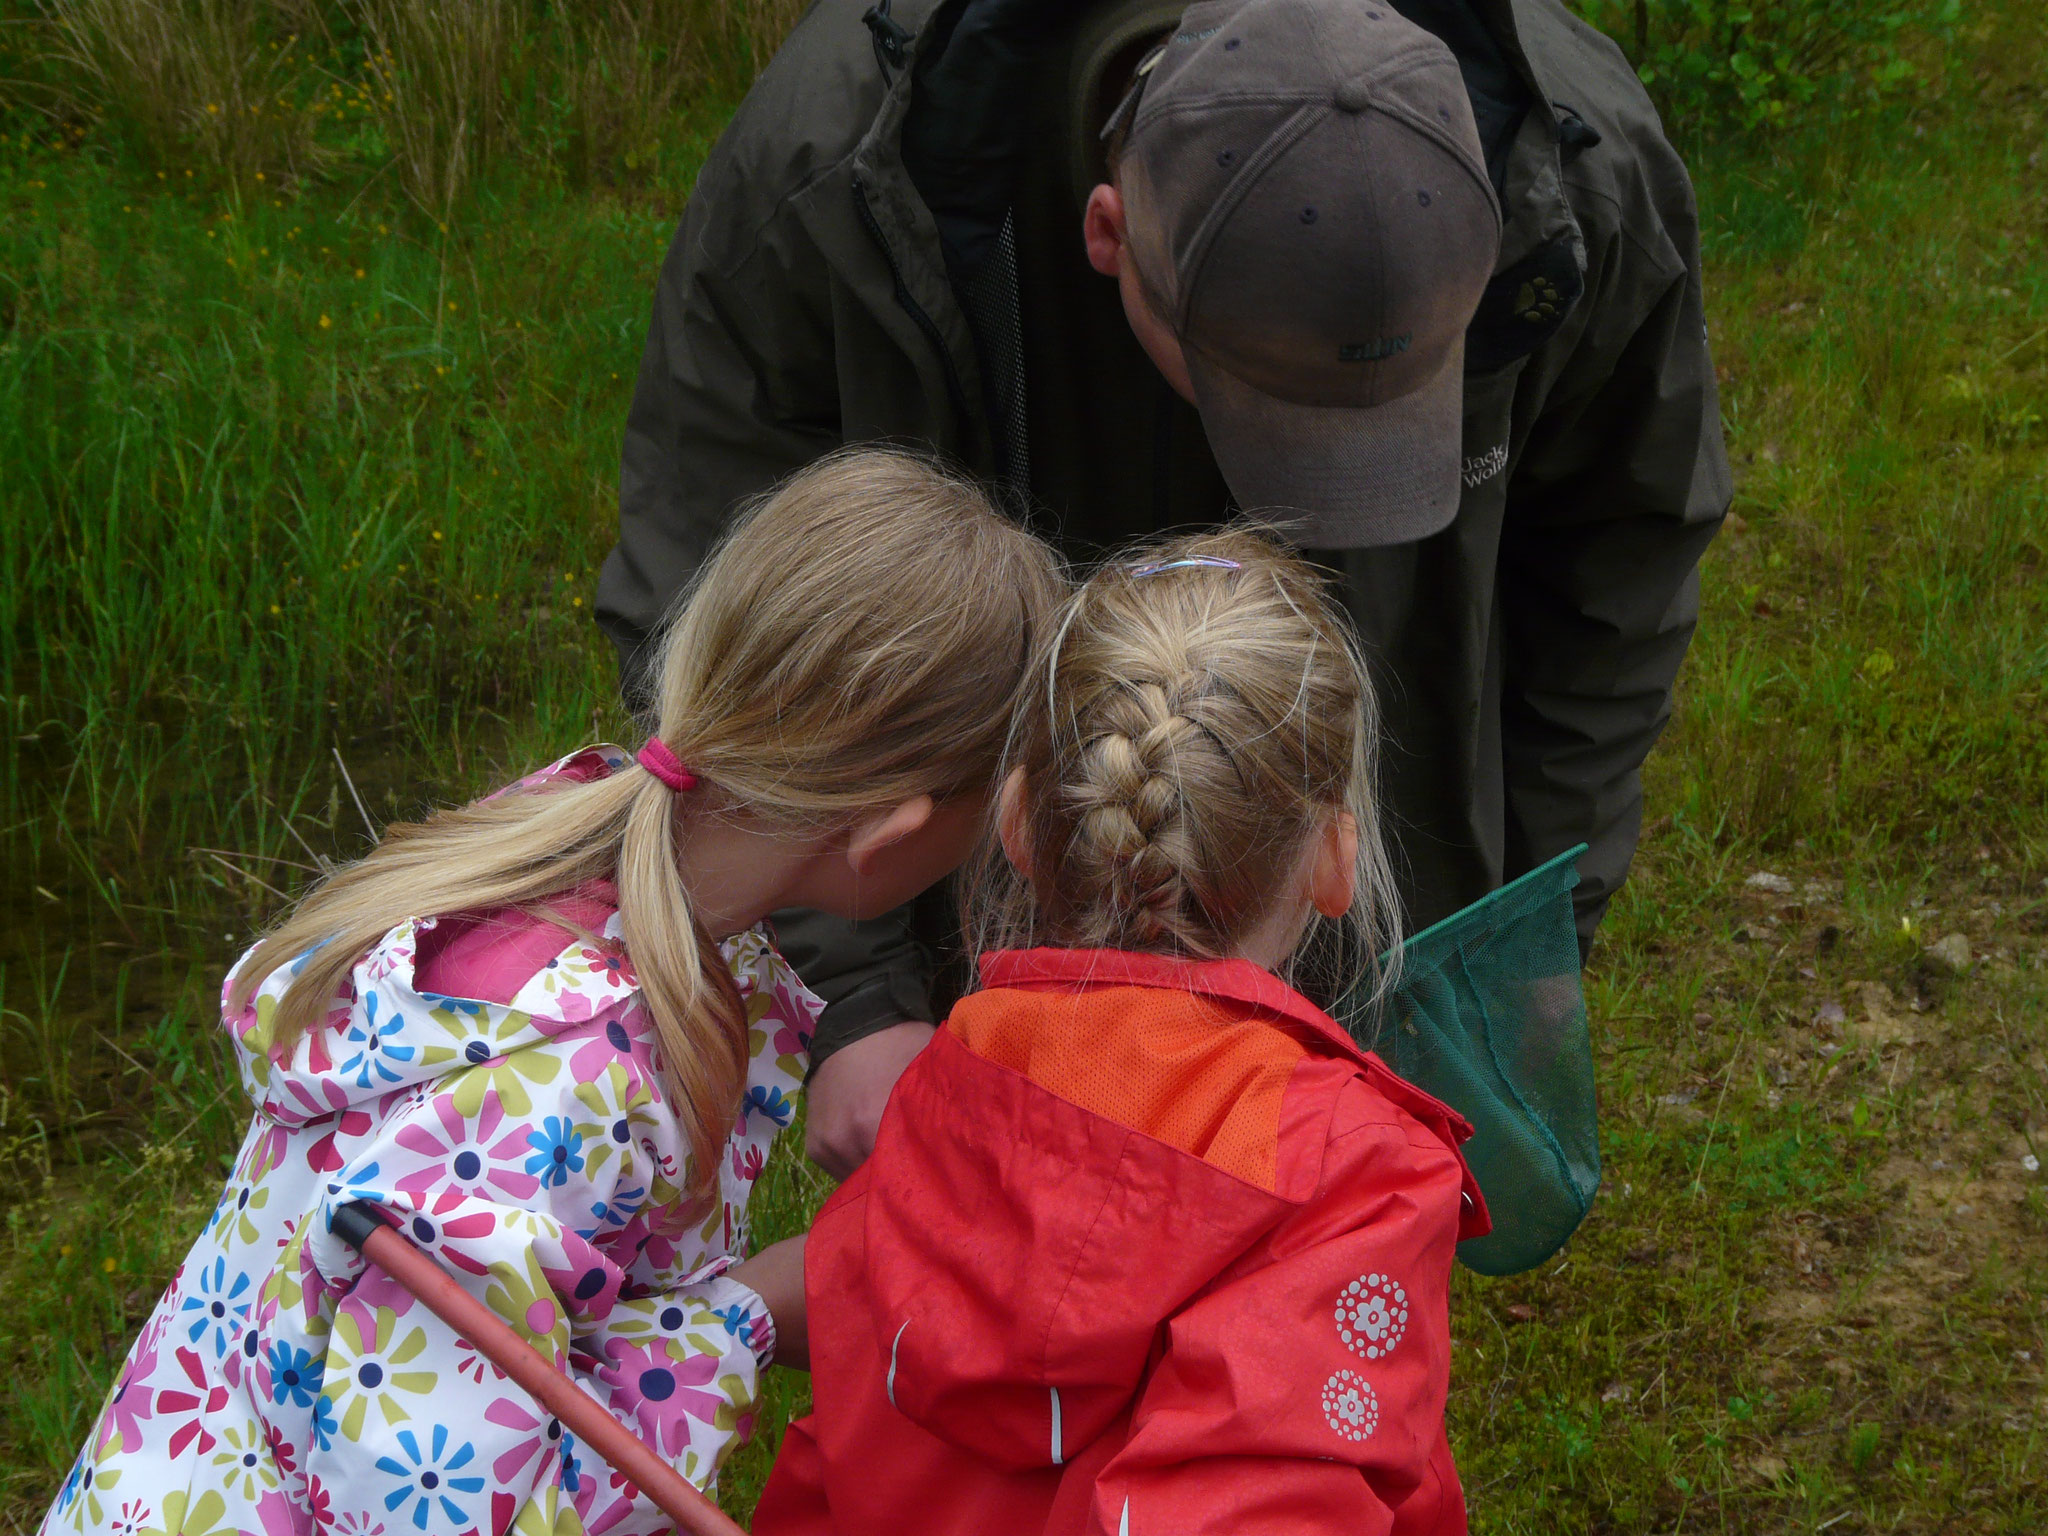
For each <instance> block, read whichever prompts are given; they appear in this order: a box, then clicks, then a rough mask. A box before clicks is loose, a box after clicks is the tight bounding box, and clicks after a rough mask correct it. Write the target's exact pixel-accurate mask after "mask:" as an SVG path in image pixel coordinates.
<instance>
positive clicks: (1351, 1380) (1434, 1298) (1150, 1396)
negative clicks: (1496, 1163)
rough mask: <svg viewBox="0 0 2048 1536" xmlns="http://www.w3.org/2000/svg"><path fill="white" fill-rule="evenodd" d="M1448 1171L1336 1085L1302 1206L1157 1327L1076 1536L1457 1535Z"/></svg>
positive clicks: (1454, 1179)
mask: <svg viewBox="0 0 2048 1536" xmlns="http://www.w3.org/2000/svg"><path fill="white" fill-rule="evenodd" d="M1462 1173H1463V1169H1462V1166H1461V1164H1460V1163H1459V1160H1458V1158H1457V1156H1456V1154H1454V1153H1453V1152H1452V1151H1451V1150H1450V1149H1449V1148H1448V1147H1446V1146H1445V1145H1444V1144H1443V1142H1442V1141H1440V1140H1439V1139H1438V1138H1437V1137H1436V1136H1434V1135H1432V1134H1431V1133H1430V1132H1429V1131H1427V1130H1425V1129H1424V1128H1423V1127H1422V1126H1421V1125H1420V1124H1419V1123H1418V1122H1416V1121H1415V1120H1413V1119H1411V1118H1410V1117H1408V1116H1407V1115H1406V1114H1404V1113H1402V1112H1401V1111H1399V1110H1397V1109H1395V1108H1394V1107H1393V1106H1392V1105H1390V1104H1388V1102H1387V1101H1386V1100H1385V1099H1384V1098H1382V1097H1381V1096H1380V1095H1379V1094H1378V1093H1376V1092H1375V1091H1373V1090H1372V1089H1371V1088H1370V1087H1368V1086H1366V1085H1365V1084H1364V1083H1362V1082H1353V1083H1352V1084H1350V1085H1349V1086H1347V1087H1346V1089H1345V1090H1344V1091H1343V1093H1342V1094H1341V1095H1340V1096H1339V1099H1338V1103H1337V1106H1336V1109H1335V1112H1334V1114H1333V1117H1332V1120H1331V1122H1330V1141H1329V1147H1328V1151H1327V1153H1326V1155H1325V1159H1324V1172H1323V1178H1322V1182H1321V1186H1320V1188H1319V1190H1318V1193H1317V1195H1316V1197H1315V1198H1314V1199H1312V1200H1311V1201H1309V1202H1308V1204H1307V1205H1306V1206H1304V1207H1303V1208H1302V1210H1301V1211H1300V1212H1298V1213H1297V1214H1296V1215H1294V1216H1292V1217H1290V1218H1289V1219H1288V1220H1287V1221H1286V1222H1284V1223H1283V1224H1282V1225H1281V1226H1280V1227H1279V1228H1278V1229H1276V1231H1275V1232H1274V1234H1273V1235H1272V1237H1271V1238H1270V1239H1269V1240H1268V1242H1267V1243H1265V1244H1263V1245H1262V1247H1261V1250H1260V1251H1259V1252H1257V1253H1254V1254H1252V1255H1248V1256H1247V1259H1246V1260H1245V1261H1244V1262H1243V1263H1242V1264H1240V1265H1239V1266H1237V1268H1236V1269H1234V1270H1233V1271H1232V1272H1231V1273H1230V1274H1227V1275H1226V1276H1224V1277H1223V1278H1222V1279H1221V1280H1220V1281H1219V1282H1218V1283H1217V1284H1216V1285H1214V1286H1212V1287H1211V1288H1210V1289H1209V1290H1208V1291H1206V1292H1205V1293H1203V1294H1202V1295H1201V1296H1200V1297H1198V1298H1197V1299H1196V1300H1195V1301H1193V1302H1192V1303H1190V1304H1189V1305H1188V1306H1187V1307H1185V1308H1184V1309H1183V1310H1182V1311H1181V1312H1180V1313H1178V1314H1177V1315H1176V1316H1175V1317H1173V1318H1172V1319H1171V1320H1170V1321H1169V1323H1168V1324H1167V1327H1166V1333H1165V1338H1164V1343H1163V1353H1162V1356H1161V1358H1160V1360H1159V1362H1158V1364H1157V1365H1156V1366H1155V1367H1154V1369H1153V1371H1152V1373H1151V1376H1150V1379H1149V1380H1148V1381H1147V1383H1146V1385H1145V1387H1144V1388H1143V1390H1142V1392H1141V1394H1140V1396H1139V1399H1138V1402H1137V1406H1136V1409H1135V1411H1134V1412H1133V1415H1132V1420H1131V1432H1130V1437H1129V1439H1128V1440H1127V1441H1126V1442H1125V1444H1124V1445H1123V1447H1122V1449H1121V1450H1119V1451H1118V1452H1117V1453H1116V1455H1115V1456H1114V1457H1113V1458H1112V1459H1111V1460H1110V1461H1109V1462H1108V1463H1107V1464H1106V1465H1105V1466H1104V1467H1103V1469H1102V1471H1101V1472H1100V1474H1099V1475H1098V1476H1097V1479H1096V1483H1095V1489H1094V1499H1093V1506H1092V1511H1091V1517H1090V1520H1089V1523H1088V1530H1089V1531H1090V1533H1091V1536H1095V1533H1101V1536H1153V1533H1160V1536H1165V1533H1168V1532H1171V1533H1173V1536H1202V1533H1208V1532H1214V1533H1216V1536H1226V1533H1227V1536H1269V1533H1270V1536H1282V1533H1285V1536H1300V1533H1302V1532H1306V1531H1343V1532H1345V1533H1346V1536H1463V1532H1464V1531H1465V1510H1464V1496H1463V1494H1462V1492H1461V1491H1460V1489H1459V1487H1458V1482H1457V1474H1456V1472H1455V1470H1454V1469H1453V1467H1452V1465H1451V1459H1450V1452H1449V1447H1448V1444H1447V1442H1446V1440H1445V1438H1444V1397H1445V1394H1446V1392H1447V1390H1448V1388H1449V1381H1450V1300H1449V1288H1450V1272H1451V1260H1452V1257H1453V1253H1454V1251H1455V1248H1456V1245H1457V1236H1458V1209H1459V1197H1460V1189H1461V1182H1462Z"/></svg>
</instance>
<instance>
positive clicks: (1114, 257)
mask: <svg viewBox="0 0 2048 1536" xmlns="http://www.w3.org/2000/svg"><path fill="white" fill-rule="evenodd" d="M1081 239H1082V242H1083V243H1084V244H1085V245H1086V246H1087V247H1088V265H1089V266H1091V267H1093V268H1094V269H1095V270H1096V271H1098V272H1100V273H1101V274H1102V275H1103V276H1104V277H1115V276H1116V275H1117V271H1118V268H1119V265H1120V258H1121V257H1122V255H1123V249H1124V245H1125V244H1126V243H1127V242H1128V240H1129V239H1130V236H1129V234H1128V232H1127V226H1126V225H1125V223H1124V195H1123V193H1121V192H1119V191H1117V189H1116V188H1115V187H1113V186H1111V185H1110V184H1109V183H1108V182H1106V181H1105V182H1103V183H1101V184H1100V185H1099V186H1097V187H1096V189H1095V190H1094V191H1093V192H1090V193H1089V194H1088V211H1087V212H1086V213H1084V214H1082V215H1081Z"/></svg>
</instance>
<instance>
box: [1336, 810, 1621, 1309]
mask: <svg viewBox="0 0 2048 1536" xmlns="http://www.w3.org/2000/svg"><path fill="white" fill-rule="evenodd" d="M1583 852H1585V847H1584V845H1583V844H1582V845H1580V846H1579V847H1577V848H1574V849H1572V850H1571V851H1570V852H1569V853H1563V854H1560V855H1558V857H1556V858H1554V859H1552V860H1551V861H1550V862H1549V863H1548V864H1545V865H1543V866H1542V867H1541V868H1539V869H1534V870H1531V871H1530V872H1529V873H1528V874H1526V875H1523V876H1522V877H1521V878H1520V879H1518V880H1515V881H1513V882H1512V883H1510V884H1508V885H1505V886H1502V887H1501V888H1500V889H1499V890H1497V891H1495V892H1494V893H1493V894H1492V895H1490V896H1488V897H1486V898H1484V899H1483V900H1481V901H1477V902H1474V903H1473V904H1472V905H1471V906H1469V907H1467V908H1465V910H1464V911H1462V912H1458V913H1455V914H1454V915H1452V916H1450V917H1447V918H1445V919H1444V920H1443V921H1442V922H1440V923H1438V924H1436V925H1435V926H1434V927H1432V928H1426V929H1424V930H1423V931H1422V932H1421V933H1418V934H1416V935H1415V936H1414V937H1413V938H1411V939H1409V940H1408V942H1407V943H1406V944H1404V945H1403V946H1402V947H1401V975H1400V978H1399V983H1398V985H1397V986H1396V988H1395V989H1394V991H1393V992H1392V993H1391V994H1390V995H1389V996H1388V997H1387V998H1386V999H1385V1000H1383V1001H1382V1002H1380V1003H1379V1004H1377V1005H1374V1004H1373V1003H1372V1002H1371V1000H1370V997H1369V994H1368V993H1367V992H1365V991H1363V990H1357V991H1354V992H1352V993H1351V994H1349V995H1348V996H1347V997H1346V998H1345V999H1344V1001H1343V1002H1342V1003H1340V1004H1339V1005H1338V1012H1337V1016H1338V1017H1339V1018H1340V1019H1342V1020H1343V1022H1344V1024H1345V1027H1346V1028H1348V1029H1349V1030H1350V1031H1351V1033H1352V1035H1353V1036H1354V1037H1355V1038H1357V1039H1358V1041H1359V1042H1360V1043H1361V1044H1363V1045H1366V1046H1368V1047H1370V1048H1371V1049H1373V1050H1375V1051H1377V1052H1378V1053H1379V1055H1380V1058H1381V1059H1382V1060H1383V1061H1385V1062H1386V1063H1387V1065H1388V1066H1390V1067H1392V1068H1393V1069H1394V1070H1395V1071H1396V1072H1398V1073H1400V1074H1401V1076H1403V1077H1405V1078H1407V1079H1408V1081H1409V1082H1411V1083H1413V1084H1415V1085H1416V1086H1417V1087H1418V1088H1421V1089H1422V1090H1424V1091H1425V1092H1427V1093H1430V1094H1433V1095H1434V1096H1435V1097H1437V1098H1439V1099H1441V1100H1443V1101H1444V1102H1445V1103H1446V1104H1448V1105H1450V1106H1451V1108H1453V1109H1455V1110H1456V1111H1457V1112H1458V1113H1459V1114H1461V1115H1463V1116H1464V1117H1465V1118H1466V1119H1467V1120H1469V1121H1471V1122H1472V1139H1471V1140H1470V1141H1468V1142H1466V1143H1465V1146H1464V1153H1465V1160H1466V1162H1467V1163H1468V1164H1469V1165H1470V1166H1471V1169H1472V1174H1473V1177H1475V1178H1476V1179H1477V1180H1478V1181H1479V1188H1480V1190H1481V1192H1482V1193H1483V1194H1484V1195H1485V1196H1486V1204H1487V1208H1488V1210H1489V1211H1490V1212H1491V1214H1492V1216H1493V1230H1492V1232H1490V1233H1488V1234H1487V1235H1486V1236H1485V1237H1476V1238H1472V1239H1470V1240H1468V1241H1466V1242H1463V1243H1460V1244H1459V1245H1458V1257H1459V1259H1461V1260H1462V1261H1463V1262H1464V1263H1465V1264H1466V1265H1467V1266H1468V1267H1469V1268H1472V1269H1475V1270H1477V1271H1478V1272H1479V1273H1481V1274H1483V1275H1512V1274H1518V1273H1520V1272H1521V1271H1523V1270H1525V1269H1531V1268H1534V1267H1535V1266H1536V1265H1538V1264H1540V1263H1542V1262H1543V1261H1544V1260H1545V1259H1547V1258H1549V1257H1550V1256H1551V1255H1552V1254H1553V1253H1555V1252H1557V1250H1558V1249H1559V1248H1561V1247H1562V1246H1564V1241H1565V1239H1566V1238H1568V1237H1570V1236H1571V1235H1572V1232H1573V1231H1574V1229H1576V1228H1577V1226H1578V1224H1579V1222H1580V1220H1581V1219H1582V1218H1583V1217H1584V1216H1585V1214H1586V1211H1587V1209H1588V1207H1590V1206H1591V1205H1592V1203H1593V1194H1594V1191H1595V1190H1597V1189H1598V1188H1599V1187H1600V1144H1599V1137H1598V1126H1597V1120H1596V1110H1595V1104H1594V1094H1593V1047H1592V1041H1591V1038H1590V1036H1589V1034H1588V1031H1587V1026H1586V1001H1585V994H1584V992H1583V991H1582V990H1581V989H1580V985H1579V941H1578V934H1577V931H1576V929H1575V928H1574V926H1573V921H1572V901H1571V893H1572V887H1573V886H1575V885H1577V884H1578V883H1579V875H1578V858H1579V855H1580V854H1581V853H1583Z"/></svg>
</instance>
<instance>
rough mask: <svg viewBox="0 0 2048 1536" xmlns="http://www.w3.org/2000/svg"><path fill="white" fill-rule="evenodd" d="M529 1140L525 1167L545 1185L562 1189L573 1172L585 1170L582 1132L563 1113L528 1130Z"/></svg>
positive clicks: (527, 1138) (550, 1116)
mask: <svg viewBox="0 0 2048 1536" xmlns="http://www.w3.org/2000/svg"><path fill="white" fill-rule="evenodd" d="M526 1144H527V1145H528V1146H529V1147H531V1148H533V1156H531V1157H529V1158H528V1159H527V1160H526V1171H527V1172H528V1173H530V1174H532V1175H533V1176H534V1177H536V1178H537V1179H539V1180H540V1182H541V1186H542V1187H543V1188H545V1189H559V1188H560V1187H561V1186H562V1185H564V1184H566V1183H568V1182H569V1175H570V1174H572V1173H581V1172H582V1171H583V1133H582V1132H580V1131H578V1130H577V1129H576V1127H575V1126H573V1125H571V1124H570V1123H569V1122H568V1120H567V1119H565V1118H564V1117H563V1116H561V1115H549V1116H548V1117H547V1119H545V1120H543V1121H542V1122H541V1128H540V1129H539V1130H537V1131H528V1132H527V1133H526Z"/></svg>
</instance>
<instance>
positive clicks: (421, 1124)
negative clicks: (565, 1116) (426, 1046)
mask: <svg viewBox="0 0 2048 1536" xmlns="http://www.w3.org/2000/svg"><path fill="white" fill-rule="evenodd" d="M429 1110H430V1112H431V1115H432V1121H431V1123H430V1122H429V1120H428V1119H427V1118H426V1117H425V1116H422V1117H421V1118H419V1119H416V1120H413V1121H410V1122H409V1123H407V1124H406V1125H403V1126H401V1127H399V1130H398V1133H397V1135H396V1136H395V1137H394V1138H393V1139H394V1140H395V1141H396V1142H397V1143H398V1145H399V1146H401V1147H403V1148H404V1149H405V1150H406V1151H408V1152H411V1153H414V1154H416V1155H417V1156H420V1157H423V1158H426V1159H428V1162H427V1164H426V1165H425V1166H423V1167H420V1168H417V1169H415V1170H413V1171H412V1172H411V1173H408V1174H406V1175H405V1176H404V1177H403V1178H401V1179H399V1180H398V1181H397V1186H396V1187H397V1189H398V1191H399V1193H401V1194H403V1195H405V1196H406V1197H407V1198H408V1199H410V1200H412V1201H414V1202H415V1203H417V1202H420V1201H424V1200H426V1199H427V1198H428V1196H429V1195H431V1194H433V1193H434V1192H436V1191H445V1190H449V1189H451V1187H452V1190H453V1192H455V1193H457V1194H463V1195H470V1196H473V1197H475V1198H477V1199H480V1200H489V1199H493V1198H495V1197H494V1195H493V1193H492V1191H494V1190H495V1191H497V1192H498V1193H500V1194H502V1195H505V1196H507V1197H509V1198H510V1199H511V1200H513V1201H515V1202H524V1201H527V1200H531V1199H532V1198H533V1195H534V1192H535V1191H536V1190H538V1189H539V1188H540V1180H539V1179H537V1178H535V1177H534V1176H533V1175H531V1174H529V1173H527V1172H526V1171H525V1170H524V1168H522V1167H521V1166H520V1165H521V1164H522V1163H523V1162H524V1161H525V1160H526V1153H527V1146H526V1131H525V1128H524V1127H523V1126H517V1125H515V1126H512V1127H511V1128H510V1129H507V1130H506V1131H505V1134H504V1135H502V1136H500V1135H498V1132H499V1130H500V1128H502V1127H504V1125H505V1109H504V1105H503V1104H502V1103H501V1102H500V1101H499V1098H498V1095H497V1092H496V1091H495V1090H492V1091H489V1092H486V1093H485V1094H484V1096H483V1102H482V1103H481V1104H480V1105H478V1107H477V1116H476V1120H475V1122H474V1124H472V1123H471V1122H470V1121H468V1120H466V1119H464V1118H463V1115H462V1111H461V1110H459V1109H457V1108H456V1107H455V1104H454V1102H453V1097H452V1096H451V1095H449V1094H441V1095H439V1096H437V1097H436V1098H435V1099H434V1101H433V1103H432V1104H431V1105H430V1106H429Z"/></svg>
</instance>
